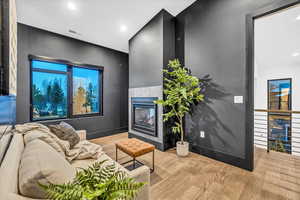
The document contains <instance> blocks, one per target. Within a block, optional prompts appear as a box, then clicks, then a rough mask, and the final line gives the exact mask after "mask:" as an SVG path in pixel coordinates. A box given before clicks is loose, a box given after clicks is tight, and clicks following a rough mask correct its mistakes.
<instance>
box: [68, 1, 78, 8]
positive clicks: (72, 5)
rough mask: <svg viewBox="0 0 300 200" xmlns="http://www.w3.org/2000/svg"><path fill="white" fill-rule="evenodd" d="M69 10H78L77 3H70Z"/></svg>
mask: <svg viewBox="0 0 300 200" xmlns="http://www.w3.org/2000/svg"><path fill="white" fill-rule="evenodd" d="M68 8H69V9H70V10H77V7H76V5H75V3H73V2H71V1H69V2H68Z"/></svg>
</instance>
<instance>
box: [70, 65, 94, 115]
mask: <svg viewBox="0 0 300 200" xmlns="http://www.w3.org/2000/svg"><path fill="white" fill-rule="evenodd" d="M98 112H99V71H97V70H91V69H85V68H78V67H73V114H74V115H82V114H89V113H98Z"/></svg>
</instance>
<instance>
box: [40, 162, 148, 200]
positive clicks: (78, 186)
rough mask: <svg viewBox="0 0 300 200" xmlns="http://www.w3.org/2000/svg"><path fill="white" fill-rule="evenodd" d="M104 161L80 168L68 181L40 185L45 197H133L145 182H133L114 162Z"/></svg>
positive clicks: (72, 199) (111, 199)
mask: <svg viewBox="0 0 300 200" xmlns="http://www.w3.org/2000/svg"><path fill="white" fill-rule="evenodd" d="M106 161H107V160H104V161H102V162H97V163H95V164H93V165H92V166H90V167H88V168H86V169H81V170H80V171H78V172H77V173H76V177H75V179H74V180H73V181H72V182H70V183H66V184H61V185H58V184H49V185H42V184H40V186H41V187H42V188H43V189H44V190H45V191H46V193H47V198H49V199H54V200H114V199H118V200H119V199H120V200H122V199H124V200H131V199H134V198H135V196H136V195H137V192H138V191H139V189H140V188H141V187H143V186H144V185H145V184H146V183H139V182H135V181H134V179H132V178H129V177H127V175H126V174H125V172H122V171H120V170H117V169H116V166H115V165H114V164H113V165H104V163H105V162H106Z"/></svg>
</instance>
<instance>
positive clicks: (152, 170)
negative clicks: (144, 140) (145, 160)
mask: <svg viewBox="0 0 300 200" xmlns="http://www.w3.org/2000/svg"><path fill="white" fill-rule="evenodd" d="M152 172H154V150H153V153H152V169H151V173H152Z"/></svg>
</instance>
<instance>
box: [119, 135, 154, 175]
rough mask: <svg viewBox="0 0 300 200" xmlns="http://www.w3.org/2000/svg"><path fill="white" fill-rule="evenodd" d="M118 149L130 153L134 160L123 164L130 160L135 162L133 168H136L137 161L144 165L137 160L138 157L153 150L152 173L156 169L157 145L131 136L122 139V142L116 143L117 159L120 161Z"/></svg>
mask: <svg viewBox="0 0 300 200" xmlns="http://www.w3.org/2000/svg"><path fill="white" fill-rule="evenodd" d="M118 149H120V150H121V151H123V152H124V153H126V154H128V155H129V156H130V157H132V160H130V161H128V162H125V163H122V165H125V164H127V163H129V162H133V169H135V168H136V167H135V162H138V163H139V164H141V165H144V164H143V163H141V162H140V161H138V160H136V158H137V157H139V156H142V155H145V154H147V153H150V152H153V154H152V169H151V173H152V172H153V171H154V150H155V146H154V145H152V144H149V143H146V142H143V141H141V140H138V139H135V138H131V139H126V140H122V141H120V142H117V143H116V161H118Z"/></svg>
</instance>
